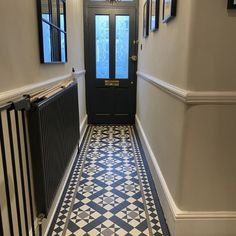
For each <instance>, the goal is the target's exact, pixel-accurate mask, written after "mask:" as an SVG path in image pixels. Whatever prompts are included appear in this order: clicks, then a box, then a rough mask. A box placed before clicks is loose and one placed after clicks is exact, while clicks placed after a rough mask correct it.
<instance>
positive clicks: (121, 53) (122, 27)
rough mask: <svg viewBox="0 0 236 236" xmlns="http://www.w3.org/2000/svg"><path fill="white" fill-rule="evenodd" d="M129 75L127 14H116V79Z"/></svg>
mask: <svg viewBox="0 0 236 236" xmlns="http://www.w3.org/2000/svg"><path fill="white" fill-rule="evenodd" d="M128 77H129V16H116V79H128Z"/></svg>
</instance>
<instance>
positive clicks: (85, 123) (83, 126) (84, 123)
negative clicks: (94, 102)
mask: <svg viewBox="0 0 236 236" xmlns="http://www.w3.org/2000/svg"><path fill="white" fill-rule="evenodd" d="M87 127H88V116H87V115H86V116H85V117H84V119H83V121H82V122H81V124H80V142H79V145H80V144H81V142H82V140H83V137H84V134H85V132H86V129H87Z"/></svg>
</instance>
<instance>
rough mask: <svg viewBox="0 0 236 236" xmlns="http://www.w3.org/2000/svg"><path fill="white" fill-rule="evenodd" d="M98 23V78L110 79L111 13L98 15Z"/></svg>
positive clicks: (96, 22) (96, 20)
mask: <svg viewBox="0 0 236 236" xmlns="http://www.w3.org/2000/svg"><path fill="white" fill-rule="evenodd" d="M95 25H96V44H95V45H96V78H97V79H109V77H110V68H109V57H110V55H109V47H110V45H109V26H110V25H109V15H97V16H96V18H95Z"/></svg>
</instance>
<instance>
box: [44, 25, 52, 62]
mask: <svg viewBox="0 0 236 236" xmlns="http://www.w3.org/2000/svg"><path fill="white" fill-rule="evenodd" d="M42 24H43V51H44V62H45V63H49V62H51V61H52V51H51V29H50V28H51V27H50V25H48V24H47V23H45V22H43V23H42Z"/></svg>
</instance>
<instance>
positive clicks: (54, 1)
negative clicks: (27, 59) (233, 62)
mask: <svg viewBox="0 0 236 236" xmlns="http://www.w3.org/2000/svg"><path fill="white" fill-rule="evenodd" d="M37 3H38V24H39V43H40V61H41V63H44V64H51V63H66V62H67V32H66V1H65V0H37Z"/></svg>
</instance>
